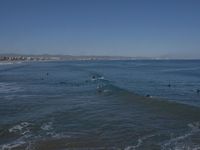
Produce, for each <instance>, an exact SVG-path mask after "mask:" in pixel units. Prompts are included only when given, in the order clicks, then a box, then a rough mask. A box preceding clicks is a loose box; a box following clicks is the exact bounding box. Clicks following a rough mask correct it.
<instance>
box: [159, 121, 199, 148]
mask: <svg viewBox="0 0 200 150" xmlns="http://www.w3.org/2000/svg"><path fill="white" fill-rule="evenodd" d="M188 127H190V128H191V131H190V132H188V133H186V134H184V135H181V136H178V137H175V138H172V139H170V140H169V141H167V142H166V143H164V144H163V145H162V150H167V149H168V148H169V147H170V148H171V149H172V147H173V149H174V150H182V149H188V150H200V145H194V144H193V143H187V142H188V140H187V139H189V138H190V137H191V136H193V135H194V134H196V133H199V132H200V123H199V122H195V123H190V124H188Z"/></svg>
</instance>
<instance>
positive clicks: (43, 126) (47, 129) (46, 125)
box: [41, 122, 53, 131]
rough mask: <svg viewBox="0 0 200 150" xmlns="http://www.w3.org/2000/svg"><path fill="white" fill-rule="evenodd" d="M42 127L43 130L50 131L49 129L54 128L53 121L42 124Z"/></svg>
mask: <svg viewBox="0 0 200 150" xmlns="http://www.w3.org/2000/svg"><path fill="white" fill-rule="evenodd" d="M41 129H42V130H45V131H49V130H52V129H53V127H52V122H48V123H45V124H43V125H42V126H41Z"/></svg>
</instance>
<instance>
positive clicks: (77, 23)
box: [0, 0, 200, 58]
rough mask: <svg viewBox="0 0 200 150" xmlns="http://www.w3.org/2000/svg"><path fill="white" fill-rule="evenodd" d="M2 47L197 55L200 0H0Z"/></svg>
mask: <svg viewBox="0 0 200 150" xmlns="http://www.w3.org/2000/svg"><path fill="white" fill-rule="evenodd" d="M0 53H25V54H44V53H48V54H72V55H122V56H155V57H157V56H175V57H188V58H200V0H0Z"/></svg>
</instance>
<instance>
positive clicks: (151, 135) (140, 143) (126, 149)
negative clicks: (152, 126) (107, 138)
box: [124, 134, 155, 150]
mask: <svg viewBox="0 0 200 150" xmlns="http://www.w3.org/2000/svg"><path fill="white" fill-rule="evenodd" d="M153 136H155V135H154V134H150V135H146V136H143V137H141V138H139V139H138V141H137V144H136V145H134V146H128V147H126V148H125V149H124V150H135V149H137V148H139V147H140V146H141V145H142V143H143V142H144V141H145V140H147V139H148V138H151V137H153Z"/></svg>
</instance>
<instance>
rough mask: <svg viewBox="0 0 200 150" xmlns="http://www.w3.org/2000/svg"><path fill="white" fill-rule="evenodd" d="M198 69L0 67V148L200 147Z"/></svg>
mask: <svg viewBox="0 0 200 150" xmlns="http://www.w3.org/2000/svg"><path fill="white" fill-rule="evenodd" d="M199 66H200V61H199V60H173V61H172V60H135V61H59V62H29V63H21V64H8V65H0V149H2V150H7V149H12V150H16V149H17V150H18V149H19V150H23V149H24V150H25V149H26V150H27V149H28V150H29V149H30V150H35V149H36V150H63V149H67V150H68V149H69V150H71V149H73V150H76V149H77V150H79V149H83V150H85V149H87V150H88V149H89V150H90V149H91V150H92V149H103V150H104V149H114V150H115V149H116V150H118V149H121V150H133V149H147V150H151V149H152V150H154V149H158V150H159V149H162V150H168V149H200V123H199V121H200V93H198V89H200V67H199ZM147 95H148V96H147Z"/></svg>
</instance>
